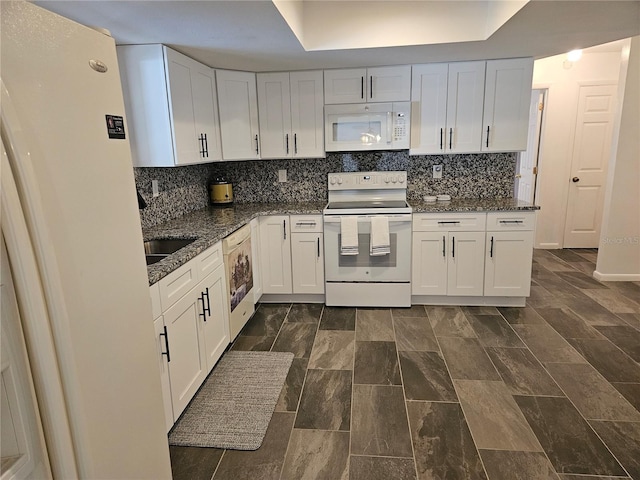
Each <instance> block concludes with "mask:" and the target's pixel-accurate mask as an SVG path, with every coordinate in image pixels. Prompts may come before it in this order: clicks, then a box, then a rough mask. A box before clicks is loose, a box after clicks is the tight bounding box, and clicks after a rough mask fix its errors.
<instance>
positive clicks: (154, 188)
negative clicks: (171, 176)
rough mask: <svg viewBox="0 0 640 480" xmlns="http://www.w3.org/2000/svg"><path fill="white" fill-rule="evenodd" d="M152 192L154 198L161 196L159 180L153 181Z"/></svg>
mask: <svg viewBox="0 0 640 480" xmlns="http://www.w3.org/2000/svg"><path fill="white" fill-rule="evenodd" d="M151 191H152V192H153V196H154V197H157V196H159V195H160V188H159V187H158V180H151Z"/></svg>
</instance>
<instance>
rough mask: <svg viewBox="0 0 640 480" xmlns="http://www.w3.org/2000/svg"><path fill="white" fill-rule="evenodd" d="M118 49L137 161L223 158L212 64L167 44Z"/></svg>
mask: <svg viewBox="0 0 640 480" xmlns="http://www.w3.org/2000/svg"><path fill="white" fill-rule="evenodd" d="M117 49H118V63H119V66H120V75H121V80H122V86H123V94H124V100H125V106H126V111H127V120H128V122H127V123H128V125H129V139H130V143H131V151H132V157H133V163H134V166H136V167H172V166H177V165H189V164H194V163H206V162H213V161H216V160H220V159H221V158H222V152H221V148H220V128H219V120H218V105H217V97H216V88H215V76H214V71H213V69H211V68H209V67H207V66H206V65H203V64H201V63H198V62H196V61H195V60H192V59H191V58H189V57H187V56H185V55H182V54H181V53H178V52H176V51H174V50H171V49H170V48H167V47H165V46H163V45H125V46H119V47H117Z"/></svg>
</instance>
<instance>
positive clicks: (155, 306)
mask: <svg viewBox="0 0 640 480" xmlns="http://www.w3.org/2000/svg"><path fill="white" fill-rule="evenodd" d="M149 294H150V295H151V313H152V314H153V315H152V316H153V319H154V320H155V319H156V318H158V317H159V316H160V315H162V304H161V303H160V287H159V285H158V284H157V283H154V284H153V285H151V287H149Z"/></svg>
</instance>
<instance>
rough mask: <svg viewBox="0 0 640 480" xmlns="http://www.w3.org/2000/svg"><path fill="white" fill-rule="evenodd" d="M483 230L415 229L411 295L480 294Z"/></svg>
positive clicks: (482, 263) (482, 276) (482, 273)
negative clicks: (432, 230) (437, 230)
mask: <svg viewBox="0 0 640 480" xmlns="http://www.w3.org/2000/svg"><path fill="white" fill-rule="evenodd" d="M483 254H484V232H448V231H444V232H414V233H413V272H412V280H411V285H412V294H413V295H461V296H481V295H482V294H483V288H482V287H483V280H484V257H483Z"/></svg>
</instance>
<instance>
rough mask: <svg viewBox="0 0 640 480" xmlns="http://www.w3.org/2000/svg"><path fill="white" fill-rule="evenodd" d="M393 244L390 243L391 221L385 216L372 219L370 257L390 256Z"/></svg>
mask: <svg viewBox="0 0 640 480" xmlns="http://www.w3.org/2000/svg"><path fill="white" fill-rule="evenodd" d="M390 253H391V243H390V242H389V219H388V218H387V217H385V216H375V217H371V246H370V247H369V255H371V256H372V257H375V256H378V255H389V254H390Z"/></svg>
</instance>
